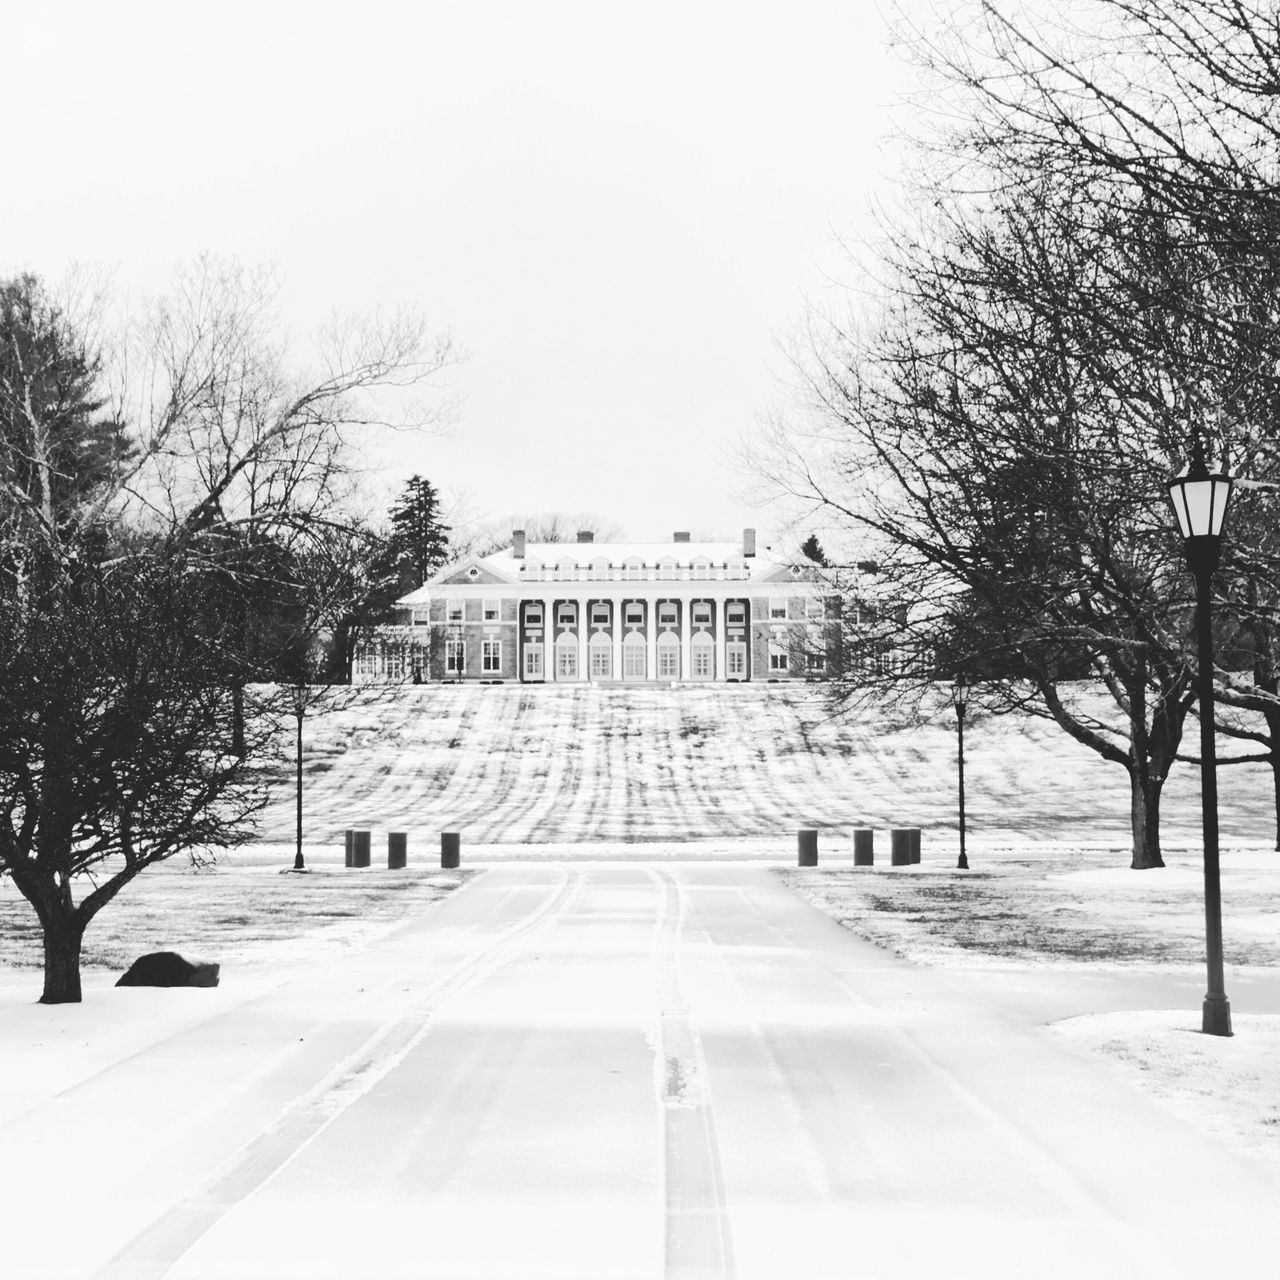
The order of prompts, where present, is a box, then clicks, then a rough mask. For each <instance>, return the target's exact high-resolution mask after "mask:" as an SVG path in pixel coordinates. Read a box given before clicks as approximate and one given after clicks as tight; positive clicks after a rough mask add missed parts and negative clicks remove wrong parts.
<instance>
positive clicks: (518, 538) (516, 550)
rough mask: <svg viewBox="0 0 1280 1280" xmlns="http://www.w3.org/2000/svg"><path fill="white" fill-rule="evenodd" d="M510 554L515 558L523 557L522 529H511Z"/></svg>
mask: <svg viewBox="0 0 1280 1280" xmlns="http://www.w3.org/2000/svg"><path fill="white" fill-rule="evenodd" d="M511 554H512V555H513V556H515V558H516V559H517V560H523V559H524V530H523V529H513V530H512V531H511Z"/></svg>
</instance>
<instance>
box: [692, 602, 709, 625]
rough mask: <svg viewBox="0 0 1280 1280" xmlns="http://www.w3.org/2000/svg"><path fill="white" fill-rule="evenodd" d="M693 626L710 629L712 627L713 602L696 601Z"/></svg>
mask: <svg viewBox="0 0 1280 1280" xmlns="http://www.w3.org/2000/svg"><path fill="white" fill-rule="evenodd" d="M693 625H694V626H695V627H709V626H710V625H711V602H710V601H709V600H695V601H694V604H693Z"/></svg>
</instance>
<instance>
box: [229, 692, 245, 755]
mask: <svg viewBox="0 0 1280 1280" xmlns="http://www.w3.org/2000/svg"><path fill="white" fill-rule="evenodd" d="M247 753H248V747H247V746H246V745H245V739H244V686H243V685H241V684H237V685H234V686H233V687H232V690H231V754H232V755H235V756H244V755H246V754H247Z"/></svg>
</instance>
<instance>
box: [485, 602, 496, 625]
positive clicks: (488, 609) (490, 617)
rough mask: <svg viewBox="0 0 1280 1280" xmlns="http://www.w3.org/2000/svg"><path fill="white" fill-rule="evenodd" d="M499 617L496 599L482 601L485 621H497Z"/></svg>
mask: <svg viewBox="0 0 1280 1280" xmlns="http://www.w3.org/2000/svg"><path fill="white" fill-rule="evenodd" d="M499 617H500V608H499V605H498V602H497V601H496V600H486V601H485V602H484V620H485V621H486V622H497V621H498V619H499Z"/></svg>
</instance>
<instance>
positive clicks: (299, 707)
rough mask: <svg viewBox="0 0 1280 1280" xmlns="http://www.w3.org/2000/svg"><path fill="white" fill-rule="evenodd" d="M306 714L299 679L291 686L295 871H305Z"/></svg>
mask: <svg viewBox="0 0 1280 1280" xmlns="http://www.w3.org/2000/svg"><path fill="white" fill-rule="evenodd" d="M306 714H307V686H306V685H304V684H303V683H302V681H301V679H299V681H298V683H297V684H295V685H294V686H293V715H294V719H295V720H296V721H297V738H296V740H295V743H294V747H295V753H294V765H295V769H296V773H295V783H296V793H297V794H296V800H297V832H296V834H297V845H296V848H295V852H294V855H293V869H294V870H295V871H305V870H306V869H307V864H306V862H305V861H304V859H303V857H302V720H303V717H304V716H305V715H306Z"/></svg>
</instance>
